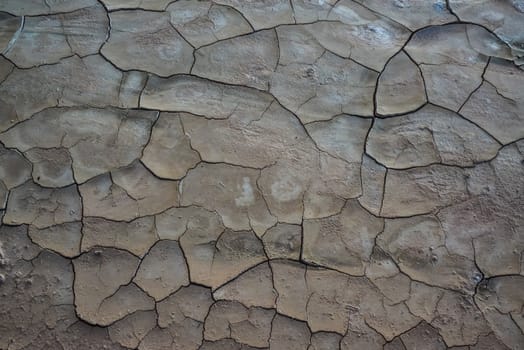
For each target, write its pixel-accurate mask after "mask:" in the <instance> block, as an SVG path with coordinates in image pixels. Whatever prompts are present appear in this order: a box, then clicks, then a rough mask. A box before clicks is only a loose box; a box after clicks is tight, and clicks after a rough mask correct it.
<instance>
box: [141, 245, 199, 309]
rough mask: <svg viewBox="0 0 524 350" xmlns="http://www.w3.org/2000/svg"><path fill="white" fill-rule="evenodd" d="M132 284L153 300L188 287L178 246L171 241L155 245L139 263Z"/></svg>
mask: <svg viewBox="0 0 524 350" xmlns="http://www.w3.org/2000/svg"><path fill="white" fill-rule="evenodd" d="M134 282H135V283H136V284H137V285H139V286H140V288H142V289H143V290H145V291H146V292H147V293H148V294H149V295H151V296H152V297H153V298H155V300H161V299H164V298H165V297H167V296H168V295H170V294H172V293H173V292H175V291H177V290H178V289H179V288H180V287H182V286H185V285H188V284H189V275H188V270H187V265H186V261H185V258H184V254H183V253H182V250H181V249H180V246H179V244H178V243H177V242H173V241H160V242H158V243H157V244H155V245H154V246H153V248H151V250H150V251H149V252H148V253H147V255H146V256H145V257H144V259H143V260H142V262H141V263H140V268H139V269H138V272H137V274H136V277H135V278H134Z"/></svg>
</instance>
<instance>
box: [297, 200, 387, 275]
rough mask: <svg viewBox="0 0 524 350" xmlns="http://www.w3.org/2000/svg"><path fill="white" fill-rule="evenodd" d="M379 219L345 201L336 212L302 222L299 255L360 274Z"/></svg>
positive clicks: (377, 231) (378, 227)
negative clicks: (337, 212)
mask: <svg viewBox="0 0 524 350" xmlns="http://www.w3.org/2000/svg"><path fill="white" fill-rule="evenodd" d="M382 229H383V221H382V220H381V219H379V218H376V217H374V216H373V215H371V214H370V213H368V212H367V211H366V210H365V209H363V208H362V207H361V206H360V205H359V204H358V202H356V201H348V202H347V204H346V206H345V207H344V208H343V209H342V211H341V212H340V214H337V215H336V216H332V217H329V218H325V219H316V220H305V221H304V243H303V245H304V247H303V255H302V258H303V259H304V260H305V261H308V262H311V263H313V264H316V265H320V266H325V267H329V268H334V269H337V270H339V271H343V272H346V273H348V274H351V275H362V274H363V273H364V270H365V267H366V264H367V263H368V262H369V259H370V255H371V252H372V249H373V245H374V241H375V237H376V236H377V235H378V234H379V233H380V232H381V231H382Z"/></svg>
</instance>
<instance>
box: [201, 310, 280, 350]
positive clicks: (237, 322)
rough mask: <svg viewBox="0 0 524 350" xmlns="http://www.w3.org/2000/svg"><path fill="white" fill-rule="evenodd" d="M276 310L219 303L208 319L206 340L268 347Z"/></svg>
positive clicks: (205, 332) (205, 331)
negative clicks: (225, 340) (221, 340)
mask: <svg viewBox="0 0 524 350" xmlns="http://www.w3.org/2000/svg"><path fill="white" fill-rule="evenodd" d="M273 317H275V311H274V310H266V309H262V308H257V307H251V308H248V307H246V306H244V305H242V304H240V303H238V302H229V301H217V302H216V303H215V304H213V306H211V309H210V311H209V315H208V316H207V317H206V323H205V328H204V329H205V330H204V339H206V340H211V341H217V340H220V339H226V338H232V339H234V340H235V341H237V342H239V343H243V344H247V345H250V346H254V347H259V348H261V347H267V346H268V345H269V341H270V340H269V337H270V333H271V330H272V327H271V322H272V321H273Z"/></svg>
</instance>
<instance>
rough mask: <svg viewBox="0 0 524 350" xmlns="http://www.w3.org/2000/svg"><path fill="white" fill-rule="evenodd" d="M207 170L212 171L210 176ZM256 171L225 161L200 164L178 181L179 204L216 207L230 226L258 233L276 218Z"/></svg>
mask: <svg viewBox="0 0 524 350" xmlns="http://www.w3.org/2000/svg"><path fill="white" fill-rule="evenodd" d="M208 174H214V176H209V175H208ZM258 177H259V171H258V170H255V169H248V168H242V167H237V166H232V165H227V164H207V163H206V164H200V165H198V166H197V167H196V168H195V169H193V170H191V171H189V173H188V175H187V176H186V177H185V178H184V180H183V182H182V185H181V201H180V202H181V205H184V206H186V205H198V206H202V207H205V208H207V209H209V210H216V211H217V212H218V213H219V214H220V216H221V217H222V221H223V222H224V225H225V226H226V227H228V228H231V229H233V230H250V229H252V230H254V231H255V232H256V233H257V234H258V235H259V236H260V235H262V234H263V233H264V232H265V231H266V230H267V229H268V228H269V227H271V226H273V225H274V224H275V222H276V218H274V217H273V216H272V215H271V213H270V212H269V210H268V208H267V206H266V203H265V201H264V198H263V196H262V193H261V192H260V191H259V189H258V187H257V179H258Z"/></svg>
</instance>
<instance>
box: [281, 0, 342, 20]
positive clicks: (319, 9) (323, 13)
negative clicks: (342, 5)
mask: <svg viewBox="0 0 524 350" xmlns="http://www.w3.org/2000/svg"><path fill="white" fill-rule="evenodd" d="M336 2H337V1H336V0H324V1H317V0H291V3H292V4H293V14H294V17H295V21H296V22H297V23H311V22H315V21H318V20H325V19H327V16H328V15H329V12H330V11H331V10H332V9H333V5H335V3H336Z"/></svg>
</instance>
